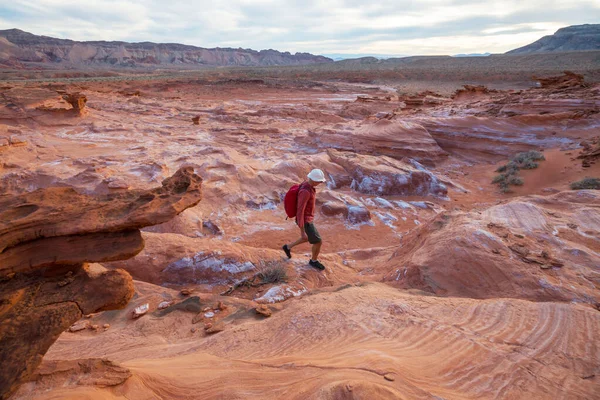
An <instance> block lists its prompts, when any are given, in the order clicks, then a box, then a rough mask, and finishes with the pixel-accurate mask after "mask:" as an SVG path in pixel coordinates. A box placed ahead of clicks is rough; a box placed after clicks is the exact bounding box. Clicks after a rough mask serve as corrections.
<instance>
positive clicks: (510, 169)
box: [496, 161, 519, 173]
mask: <svg viewBox="0 0 600 400" xmlns="http://www.w3.org/2000/svg"><path fill="white" fill-rule="evenodd" d="M518 170H519V165H518V164H517V163H516V162H514V161H510V162H509V163H508V164H504V165H502V166H501V167H499V168H498V169H497V170H496V172H507V173H515V172H517V171H518Z"/></svg>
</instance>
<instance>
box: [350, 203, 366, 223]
mask: <svg viewBox="0 0 600 400" xmlns="http://www.w3.org/2000/svg"><path fill="white" fill-rule="evenodd" d="M370 220H371V212H370V211H369V210H368V209H367V208H366V207H361V206H348V221H349V222H350V223H352V224H362V223H364V222H368V221H370Z"/></svg>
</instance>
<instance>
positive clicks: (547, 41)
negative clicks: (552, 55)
mask: <svg viewBox="0 0 600 400" xmlns="http://www.w3.org/2000/svg"><path fill="white" fill-rule="evenodd" d="M584 50H600V24H585V25H572V26H568V27H566V28H560V29H559V30H557V31H556V33H555V34H554V35H548V36H544V37H543V38H541V39H539V40H537V41H535V42H533V43H531V44H528V45H527V46H523V47H519V48H518V49H514V50H511V51H508V52H506V54H531V53H548V52H558V51H561V52H565V51H584Z"/></svg>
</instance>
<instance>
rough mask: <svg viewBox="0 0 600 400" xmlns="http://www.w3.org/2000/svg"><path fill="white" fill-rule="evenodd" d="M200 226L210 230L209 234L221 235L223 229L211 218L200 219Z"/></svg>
mask: <svg viewBox="0 0 600 400" xmlns="http://www.w3.org/2000/svg"><path fill="white" fill-rule="evenodd" d="M202 228H203V229H205V230H207V231H208V232H210V234H211V235H219V236H220V235H222V234H223V231H222V230H221V228H219V226H218V225H217V224H215V223H214V222H213V221H211V220H205V221H202Z"/></svg>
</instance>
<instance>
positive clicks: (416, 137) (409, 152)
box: [309, 119, 447, 164]
mask: <svg viewBox="0 0 600 400" xmlns="http://www.w3.org/2000/svg"><path fill="white" fill-rule="evenodd" d="M309 138H310V139H312V140H313V141H314V142H315V144H316V145H317V146H319V147H321V148H325V149H327V148H335V149H339V150H348V151H354V152H357V153H361V154H371V155H385V156H389V157H392V158H396V159H399V158H402V157H410V158H414V159H416V160H418V161H421V162H425V163H429V164H433V163H435V162H437V161H441V160H443V159H445V158H446V156H447V153H446V152H445V151H444V150H442V149H441V148H440V147H439V146H438V144H437V143H436V141H435V140H434V139H433V138H432V137H431V135H430V134H429V132H427V130H426V129H425V128H424V127H423V126H421V125H419V124H417V123H415V122H404V121H389V120H387V119H381V120H379V121H377V122H376V123H367V124H364V125H362V126H360V127H359V128H358V129H356V130H343V131H332V130H320V131H315V132H309Z"/></svg>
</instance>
